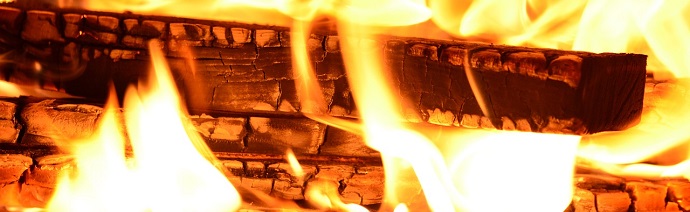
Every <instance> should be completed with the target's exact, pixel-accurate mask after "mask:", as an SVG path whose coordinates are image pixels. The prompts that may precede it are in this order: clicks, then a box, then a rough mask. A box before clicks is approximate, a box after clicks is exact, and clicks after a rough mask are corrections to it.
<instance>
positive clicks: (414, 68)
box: [0, 4, 646, 134]
mask: <svg viewBox="0 0 690 212" xmlns="http://www.w3.org/2000/svg"><path fill="white" fill-rule="evenodd" d="M10 5H11V4H10ZM28 5H29V6H27V5H21V4H17V5H15V6H16V8H15V7H1V8H0V10H2V11H3V13H5V12H7V14H8V15H4V16H3V17H2V18H1V19H0V20H2V23H3V24H2V26H3V27H2V30H0V37H2V38H6V39H0V43H2V45H3V46H9V47H7V48H6V49H8V50H12V51H13V52H11V54H10V55H9V58H10V59H12V60H16V61H23V62H21V63H23V65H17V66H16V67H14V69H12V70H10V71H9V72H24V73H32V74H35V73H36V72H35V71H34V70H30V69H31V67H35V66H33V64H34V62H39V63H40V64H41V65H42V72H40V74H38V76H37V77H41V78H43V79H44V80H45V81H55V82H56V84H58V85H60V87H62V88H64V89H66V90H67V91H68V92H70V93H72V94H76V95H82V96H86V97H91V98H101V99H102V98H104V97H105V95H106V94H107V90H108V87H107V84H108V83H109V82H111V81H112V82H114V84H115V85H116V89H117V90H118V93H120V94H122V93H124V90H125V87H126V85H128V84H130V83H133V82H136V81H137V80H138V79H139V78H141V77H143V75H144V73H146V70H148V69H149V68H150V64H149V63H150V60H149V59H148V54H147V52H146V49H145V48H144V46H145V45H144V44H145V42H146V41H147V40H148V39H151V38H156V39H161V40H163V41H164V42H165V43H166V45H165V47H164V50H165V51H166V53H167V56H168V59H169V62H170V65H171V69H172V71H173V72H174V73H175V75H176V78H177V79H178V84H179V85H181V86H182V88H183V90H184V93H185V94H183V95H185V98H186V99H187V100H188V104H189V105H190V106H191V107H192V108H199V109H210V110H220V111H240V112H251V111H259V112H261V111H270V112H273V111H281V112H286V113H295V112H299V110H300V107H299V101H298V100H297V99H296V92H295V90H294V89H292V88H291V87H292V86H293V85H294V82H293V81H294V77H295V76H294V74H293V73H292V72H293V70H292V65H291V63H292V61H291V55H290V43H289V29H287V28H282V27H273V26H259V25H248V24H240V23H229V22H219V21H208V20H193V19H184V18H175V17H160V16H146V15H135V14H116V13H105V12H94V11H83V10H75V9H57V8H51V9H49V10H31V8H27V7H30V4H28ZM17 10H19V14H18V15H13V14H17ZM116 20H117V21H116ZM17 32H19V33H18V34H17ZM381 41H382V42H381V43H382V44H384V45H383V46H382V47H381V48H383V50H384V51H383V52H384V55H383V58H384V64H385V67H386V68H387V69H388V71H390V72H391V76H392V78H393V80H395V82H394V83H393V84H395V85H396V86H395V87H396V93H397V94H399V95H400V98H401V100H402V102H401V105H402V106H403V111H401V112H403V113H404V114H405V116H406V117H408V119H410V120H411V121H427V122H432V123H435V124H439V125H448V126H451V125H455V126H459V125H462V123H472V122H474V121H473V120H463V118H464V117H470V118H473V117H476V116H484V115H485V114H482V113H481V110H480V109H479V108H480V107H479V105H478V103H477V101H476V98H475V97H474V95H473V93H472V92H471V90H470V86H469V81H468V78H467V76H466V75H465V71H464V70H465V67H470V68H471V69H472V73H474V74H475V75H477V76H478V78H479V82H478V83H479V87H480V88H482V90H483V91H484V95H485V96H486V97H485V99H486V100H487V104H488V105H489V107H488V108H489V109H490V110H489V111H488V112H489V114H486V116H488V118H489V119H488V121H490V122H491V124H490V125H491V126H494V127H497V128H502V127H503V126H504V123H505V121H504V120H505V119H508V120H511V121H512V122H514V123H517V122H518V120H520V122H521V123H522V122H524V121H526V124H527V126H525V125H521V127H520V128H519V129H523V130H531V131H539V132H558V133H571V134H582V133H594V132H599V131H605V130H621V129H624V128H626V127H627V126H629V125H630V124H631V123H634V122H635V121H636V120H637V119H638V118H639V115H640V113H641V107H642V94H643V92H642V90H643V87H644V76H645V72H646V70H645V66H646V56H644V55H636V54H610V53H607V54H592V53H587V52H574V51H560V50H548V49H535V48H524V47H514V46H502V45H492V44H483V43H473V42H466V41H441V40H429V39H414V38H405V37H381ZM339 48H340V47H339V46H338V36H337V35H335V34H332V33H322V31H316V32H315V34H312V35H311V36H310V38H309V40H308V41H307V49H308V52H309V54H310V59H311V62H312V64H313V67H314V68H315V70H316V72H317V75H318V79H319V81H321V82H322V85H326V86H324V87H326V88H327V89H332V91H330V90H329V91H325V92H324V95H325V96H326V99H327V100H331V102H330V105H329V109H330V112H331V114H333V115H338V116H357V113H356V107H355V105H354V103H353V102H352V98H351V94H350V91H349V85H348V84H347V80H346V77H347V76H346V75H345V74H344V65H343V63H342V57H341V55H340V50H339ZM6 51H7V50H6ZM185 57H191V60H190V59H185ZM465 59H467V60H465ZM188 61H193V63H192V64H190V63H189V62H188ZM27 69H29V70H27ZM8 75H13V74H12V73H9V74H8ZM253 85H255V86H253ZM254 87H260V88H263V89H253V88H254ZM288 103H289V104H288ZM522 120H524V121H522ZM564 121H565V122H564ZM488 123H489V122H484V124H483V125H481V126H489V124H488ZM563 123H571V124H569V125H565V124H563ZM554 124H560V125H562V129H561V130H560V131H558V130H554V129H553V128H552V126H554ZM478 126H479V125H478ZM508 126H510V125H508ZM550 126H551V128H550Z"/></svg>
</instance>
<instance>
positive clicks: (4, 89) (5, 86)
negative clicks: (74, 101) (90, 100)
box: [0, 80, 78, 98]
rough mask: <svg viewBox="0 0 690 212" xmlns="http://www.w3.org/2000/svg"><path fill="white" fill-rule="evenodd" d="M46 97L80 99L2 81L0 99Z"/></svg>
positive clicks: (37, 87) (61, 93)
mask: <svg viewBox="0 0 690 212" xmlns="http://www.w3.org/2000/svg"><path fill="white" fill-rule="evenodd" d="M20 96H32V97H44V98H78V97H77V96H72V95H69V94H66V93H63V92H58V91H51V90H45V89H41V88H40V87H39V86H38V85H35V86H29V85H18V84H15V83H11V82H7V81H3V80H0V97H15V98H16V97H20Z"/></svg>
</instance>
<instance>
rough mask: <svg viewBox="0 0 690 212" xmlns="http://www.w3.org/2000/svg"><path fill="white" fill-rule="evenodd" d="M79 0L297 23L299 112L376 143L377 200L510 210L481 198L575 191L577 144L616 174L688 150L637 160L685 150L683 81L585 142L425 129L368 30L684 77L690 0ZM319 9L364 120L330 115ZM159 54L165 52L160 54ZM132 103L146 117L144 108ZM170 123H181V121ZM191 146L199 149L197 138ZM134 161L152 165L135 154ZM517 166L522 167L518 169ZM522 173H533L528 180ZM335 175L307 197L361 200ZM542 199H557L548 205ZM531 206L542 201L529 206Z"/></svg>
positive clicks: (522, 198) (323, 202)
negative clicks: (315, 53) (553, 51)
mask: <svg viewBox="0 0 690 212" xmlns="http://www.w3.org/2000/svg"><path fill="white" fill-rule="evenodd" d="M199 5H202V6H199ZM209 5H211V6H209ZM85 6H86V7H87V8H89V9H94V10H103V11H115V12H122V11H125V10H131V11H134V12H143V13H147V14H157V15H173V16H184V17H192V18H202V19H207V18H211V17H213V19H216V20H233V21H242V22H250V23H260V24H270V25H279V26H292V30H293V31H292V33H293V34H292V36H291V39H292V40H291V44H292V50H293V53H292V54H293V60H294V62H293V65H294V69H295V70H296V72H297V76H298V77H297V79H296V82H297V83H296V85H297V91H298V93H299V96H300V101H301V102H302V104H303V105H302V112H304V113H305V114H306V115H307V116H308V117H310V118H312V119H315V120H317V121H320V122H324V123H328V124H329V125H332V126H336V127H339V128H343V129H346V130H349V131H351V132H357V133H360V134H363V135H365V136H366V140H367V144H368V145H369V146H370V147H372V148H374V149H376V150H378V151H380V152H381V154H382V157H383V161H384V166H385V172H386V173H385V176H386V181H385V183H386V197H385V204H384V206H383V207H384V209H390V210H395V211H407V210H415V209H417V208H414V207H413V205H407V204H408V203H410V202H411V201H412V200H413V199H414V198H419V197H418V196H417V195H416V194H418V193H419V190H423V194H424V195H423V196H424V198H425V200H426V202H427V204H428V207H429V208H430V209H432V210H436V211H450V210H469V211H474V210H487V208H486V207H495V208H491V209H495V210H497V211H507V210H508V209H506V208H501V206H502V205H496V204H493V203H492V202H487V201H490V200H493V199H496V198H501V197H497V196H496V195H497V194H499V193H500V194H507V193H510V192H509V191H515V192H520V193H510V196H507V197H502V198H503V199H505V200H514V201H515V202H513V203H512V204H504V205H510V206H511V208H510V210H511V211H512V210H525V211H526V210H529V211H534V210H538V211H554V210H563V208H565V207H566V206H567V204H568V202H569V201H570V197H571V195H572V188H571V183H570V180H571V179H572V174H573V166H574V163H575V162H574V160H575V157H576V155H577V156H578V157H580V158H581V159H586V160H589V161H591V162H592V163H593V164H594V166H595V167H597V168H599V169H602V170H604V171H607V172H610V173H614V174H618V175H637V176H643V177H669V176H684V177H690V176H688V175H690V174H688V173H690V171H689V170H690V160H688V158H687V156H679V158H678V159H677V161H676V162H678V163H675V165H667V166H659V165H650V164H640V162H644V161H646V160H650V159H654V157H659V156H660V155H663V154H664V153H666V152H668V151H672V150H674V148H675V149H676V150H677V149H681V151H680V152H682V153H685V154H686V155H687V152H688V150H687V145H689V144H688V143H687V142H686V140H688V138H690V132H687V130H683V128H682V127H683V126H686V125H687V121H686V120H690V117H688V116H690V114H688V113H687V112H686V111H688V110H689V109H690V107H689V106H688V105H689V104H688V103H690V99H689V98H690V96H689V95H686V94H685V93H684V91H683V92H681V91H674V92H671V93H669V94H668V95H666V96H664V98H667V99H666V100H664V101H662V102H661V103H660V106H659V107H657V108H655V109H653V110H650V111H646V113H645V114H644V116H643V118H642V121H641V123H640V124H639V125H637V126H635V127H632V128H631V129H629V130H626V131H622V132H606V133H599V134H595V135H588V136H586V137H584V139H583V142H581V143H580V142H579V140H580V137H578V136H566V135H543V134H532V133H519V132H499V131H486V130H474V131H466V130H450V131H449V130H443V129H435V130H429V129H424V128H421V127H417V126H410V125H407V124H403V121H404V120H405V119H404V118H403V116H402V115H401V114H400V113H399V112H398V111H400V108H398V104H397V102H399V100H398V99H395V98H394V97H395V96H396V95H393V92H392V91H391V82H389V81H388V80H387V79H388V77H386V75H385V72H384V71H383V68H382V65H381V64H380V62H381V58H379V53H380V51H381V45H382V44H381V43H377V41H376V40H375V39H374V37H372V35H371V34H369V32H374V31H376V28H377V27H382V26H405V25H411V24H416V23H420V22H423V21H425V20H428V19H430V20H431V21H432V22H433V23H435V24H436V25H437V26H438V27H439V28H441V29H443V30H445V31H446V32H448V33H450V34H453V35H455V36H458V37H462V38H478V39H482V40H486V41H492V42H498V43H505V44H510V45H527V46H535V47H545V48H558V49H572V50H583V51H593V52H635V53H641V54H647V55H650V57H649V62H648V64H649V67H648V69H650V70H653V71H657V72H655V77H659V78H663V75H664V73H666V72H670V73H671V75H672V76H673V77H677V78H684V77H685V78H687V77H689V76H690V63H688V62H686V60H685V57H686V56H687V55H690V54H689V53H690V52H688V51H690V41H688V40H687V39H686V38H687V37H688V36H689V35H690V28H689V27H688V26H689V24H688V22H687V21H688V20H690V17H689V16H688V14H690V12H688V9H690V2H685V1H636V2H631V1H623V0H613V1H612V0H589V1H567V0H517V1H495V0H474V1H452V0H429V1H426V2H425V1H421V0H419V1H413V0H410V1H402V0H401V1H393V0H382V1H367V0H349V1H337V0H313V1H309V0H307V1H288V0H261V1H250V0H218V1H212V0H204V1H201V2H198V1H197V2H193V3H192V2H187V1H178V0H119V1H89V2H88V3H87V5H85ZM246 14H251V15H246ZM321 14H326V15H330V16H333V17H336V19H338V21H339V25H338V27H339V29H338V34H339V35H340V38H341V39H340V42H341V45H340V46H341V48H342V53H343V57H344V60H345V64H346V68H347V72H348V79H349V80H350V85H351V86H352V87H351V89H352V91H353V96H354V99H355V102H356V104H357V107H358V109H359V113H360V115H361V118H362V119H361V122H352V121H348V120H342V119H338V118H335V117H331V116H329V115H327V114H328V113H327V108H328V107H327V106H328V105H327V104H326V102H325V101H324V99H323V97H322V96H321V93H320V92H319V91H320V88H319V86H318V82H317V80H316V76H315V74H314V73H313V70H312V69H311V63H310V61H309V59H308V58H309V57H308V53H307V38H308V36H309V34H310V30H311V29H310V23H311V21H313V20H314V19H315V17H317V16H318V15H321ZM248 17H250V18H248ZM161 64H164V63H159V64H158V65H161ZM466 67H467V66H466ZM678 83H679V85H680V86H681V87H686V88H688V87H690V83H686V82H684V81H681V82H678ZM129 93H130V94H132V95H134V97H130V98H128V102H129V101H133V102H134V103H128V104H130V105H132V106H134V107H135V108H139V109H141V110H142V111H150V110H154V109H152V108H154V107H148V106H147V105H149V104H150V103H149V101H148V100H146V101H144V100H140V97H138V96H136V92H134V91H130V92H129ZM475 93H476V91H475ZM478 96H480V95H478ZM155 98H163V99H166V98H168V97H155ZM155 98H154V99H155ZM142 99H143V97H142ZM173 99H174V98H170V99H166V100H173ZM172 102H179V100H177V99H174V101H172ZM173 104H177V103H173ZM480 104H481V103H480ZM156 107H159V106H156ZM160 107H165V105H161V106H160ZM173 111H179V110H173ZM133 114H136V115H137V116H142V117H146V116H148V113H143V112H141V113H139V112H133ZM173 114H175V112H173ZM145 120H156V119H155V118H152V119H147V118H143V119H142V122H141V123H129V122H131V121H128V126H129V125H134V126H155V125H156V124H158V123H159V122H154V121H150V122H148V121H145ZM182 128H184V127H182ZM128 129H129V128H128ZM176 129H177V130H181V129H180V127H179V126H177V128H176ZM134 131H135V132H134V133H131V135H134V136H133V137H136V136H137V135H139V133H141V134H144V133H145V132H146V131H148V130H136V129H134ZM182 131H184V130H182ZM142 137H146V138H151V137H150V136H142ZM153 139H154V140H155V138H153ZM134 140H135V139H133V141H132V144H133V146H137V145H138V146H142V148H143V149H146V148H147V147H145V146H146V145H142V144H137V145H135V141H134ZM141 140H146V139H141ZM192 140H194V139H192ZM551 140H554V141H551ZM556 140H557V141H556ZM549 141H551V142H549ZM652 142H654V143H652ZM195 148H197V149H203V148H199V145H196V146H195ZM683 148H685V149H683ZM543 149H547V150H543ZM536 150H543V151H536ZM137 152H139V151H137ZM137 152H135V153H137ZM142 154H143V153H142ZM287 155H288V158H289V159H288V160H289V161H290V163H291V164H297V162H296V160H294V159H290V158H291V157H294V155H292V156H290V155H291V154H287ZM544 158H548V159H544ZM140 163H141V164H147V163H146V162H138V163H136V164H140ZM630 163H636V164H630ZM628 164H630V165H628ZM671 164H673V163H671ZM297 167H299V166H298V165H297V166H294V165H293V169H295V170H298V169H299V168H297ZM478 167H492V169H489V170H486V169H480V168H478ZM518 167H519V168H523V169H520V170H516V168H518ZM525 170H529V171H525ZM517 173H532V174H533V176H524V175H523V176H516V175H517ZM535 176H545V177H546V178H542V177H535ZM523 177H524V178H523ZM407 180H413V181H418V183H419V186H418V187H417V186H410V185H403V184H399V183H398V182H403V181H405V182H406V181H407ZM516 180H519V181H516ZM528 180H539V181H529V182H534V183H526V182H528ZM498 182H501V183H505V184H501V186H503V187H500V188H501V192H494V193H490V194H491V195H489V194H487V193H486V192H490V191H493V190H492V188H494V187H492V186H495V185H496V184H495V183H498ZM480 185H481V186H480ZM522 185H530V186H535V185H545V186H544V187H539V188H535V187H530V188H525V187H520V186H522ZM332 186H333V185H332V183H331V182H328V181H324V182H321V181H318V182H316V183H314V184H313V186H310V187H309V188H307V191H306V192H305V196H307V198H308V199H310V200H311V201H313V202H317V203H316V204H317V205H319V207H320V208H322V209H340V210H348V209H352V210H357V208H349V206H347V205H343V204H342V202H340V200H339V199H338V198H339V197H338V195H337V190H334V189H333V188H332ZM487 188H490V189H487ZM526 191H535V192H534V193H531V194H530V195H533V196H530V195H525V193H523V192H526ZM544 195H546V196H544ZM536 197H539V198H536ZM544 199H548V200H549V201H543V200H544ZM534 200H540V201H539V203H538V204H537V203H535V202H531V201H534ZM544 202H550V203H553V204H551V205H545V204H543V203H544ZM537 205H539V206H543V207H544V208H538V209H535V208H534V206H537ZM523 207H524V209H523ZM527 208H529V209H527Z"/></svg>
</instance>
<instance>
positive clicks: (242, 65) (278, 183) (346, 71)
mask: <svg viewBox="0 0 690 212" xmlns="http://www.w3.org/2000/svg"><path fill="white" fill-rule="evenodd" d="M407 4H408V3H391V5H398V6H401V7H400V8H398V9H405V8H408V7H406V5H407ZM477 4H480V3H477ZM592 4H594V3H592ZM298 5H299V4H298ZM355 5H357V4H355ZM116 6H117V5H116ZM149 6H151V5H149ZM158 6H161V7H162V8H165V7H166V6H165V5H158ZM178 6H179V5H178ZM254 6H255V7H256V6H257V5H254ZM360 6H361V5H360ZM379 6H390V5H389V4H381V5H379ZM407 6H409V5H407ZM436 6H438V5H437V4H436ZM580 6H582V7H584V5H580ZM591 7H593V6H591ZM87 8H88V10H85V9H75V8H58V7H52V6H51V5H45V4H44V3H41V2H40V1H27V2H16V3H5V4H4V5H1V6H0V52H2V53H4V54H3V59H4V60H3V61H9V62H7V63H5V64H2V65H3V69H2V71H3V72H2V73H3V74H4V76H5V79H6V80H7V81H9V82H10V83H11V84H10V83H8V82H6V81H0V83H3V84H0V88H2V89H3V90H2V91H0V95H3V96H7V95H10V96H11V97H7V98H3V99H2V100H0V141H2V143H1V144H0V147H1V148H0V151H1V152H2V153H4V154H5V155H1V156H0V158H1V159H0V185H2V187H1V188H0V194H2V195H0V205H5V206H8V207H6V209H8V210H9V209H13V208H16V207H19V208H24V207H39V208H48V209H51V210H77V209H78V208H91V209H97V208H103V207H106V208H114V207H113V206H112V202H118V203H119V205H122V206H121V207H122V208H118V209H116V210H141V209H149V210H170V209H179V208H182V209H188V210H203V211H214V210H233V209H234V210H236V209H238V208H245V209H257V210H272V208H288V209H300V210H309V209H317V210H365V209H367V208H369V209H378V210H393V209H395V210H404V209H409V210H429V209H432V210H441V211H444V210H447V209H455V210H470V211H476V210H479V211H481V210H489V211H495V210H538V211H542V210H543V211H553V210H554V209H555V208H558V210H561V209H562V210H566V211H585V210H587V211H628V210H635V211H659V210H676V211H678V210H690V205H687V200H685V199H686V198H687V197H686V196H688V194H689V193H690V190H689V189H690V182H687V180H685V179H683V176H684V173H685V172H684V170H685V169H684V166H685V165H684V164H685V163H686V162H682V163H680V164H679V165H675V166H656V165H653V164H661V165H671V164H675V163H678V162H680V161H684V160H685V158H683V157H685V156H683V154H676V153H672V152H671V151H677V150H672V147H674V146H679V145H680V146H682V145H683V144H682V142H683V141H684V140H683V138H684V137H683V135H673V136H671V135H669V136H664V134H665V133H669V132H672V131H674V130H675V131H681V128H680V127H678V126H682V125H681V124H682V123H683V122H681V121H682V119H684V116H683V115H669V114H673V113H674V111H671V110H675V111H680V110H682V109H683V108H684V104H685V102H684V100H685V97H684V94H683V93H682V92H683V91H684V84H683V83H682V80H680V81H678V80H673V81H660V80H655V79H653V78H651V75H648V73H647V71H646V70H647V67H648V66H647V56H645V55H642V54H617V53H599V54H597V53H590V52H583V51H569V50H555V49H544V48H531V47H519V46H509V45H496V44H490V43H481V42H470V41H465V40H440V39H434V38H428V37H427V38H421V37H415V38H412V37H409V35H408V36H396V35H390V34H384V33H375V35H372V34H370V33H361V29H362V28H357V27H365V26H366V27H368V28H366V29H370V30H381V27H371V26H368V25H371V24H379V25H386V24H388V25H403V24H407V22H419V21H417V20H412V19H414V18H411V19H404V20H402V22H399V23H393V24H391V23H389V22H387V20H384V19H381V20H378V21H374V23H364V24H363V23H361V21H362V20H360V19H352V20H343V18H342V17H343V14H349V15H350V17H352V16H354V15H353V14H351V13H354V12H356V11H357V10H354V11H350V10H342V11H340V10H336V11H338V12H333V11H331V12H333V14H331V15H332V16H333V17H331V19H329V20H339V21H338V23H337V24H333V22H329V21H327V22H318V23H320V24H321V25H319V24H314V23H310V21H313V20H314V18H315V17H313V16H309V15H308V14H311V13H307V12H306V11H301V10H300V12H299V13H297V12H295V11H291V10H289V9H286V10H281V11H282V12H283V13H282V14H283V16H279V17H277V18H280V20H281V21H285V20H287V22H281V21H278V22H271V23H272V24H274V25H267V24H265V23H264V24H258V25H257V24H244V23H238V22H233V21H226V20H227V19H226V17H224V16H223V17H218V20H208V19H210V18H211V17H208V16H198V15H188V14H186V13H185V14H179V15H181V16H185V17H187V18H179V17H175V16H177V14H175V13H174V12H173V14H170V12H171V11H176V10H170V11H168V10H162V9H161V10H156V11H158V12H161V11H163V13H157V14H155V13H146V12H142V13H141V14H139V13H131V12H128V13H118V12H108V11H118V10H119V8H107V7H106V8H103V7H98V5H93V4H91V5H90V6H89V7H87ZM384 8H385V7H384ZM136 9H137V8H134V9H133V10H136ZM139 9H141V8H139ZM293 9H294V8H293ZM408 9H409V8H408ZM165 11H168V12H165ZM382 11H387V10H382ZM420 11H422V12H420ZM423 11H425V10H424V9H419V8H418V9H414V10H411V11H407V12H409V13H410V14H417V12H420V14H423V13H424V12H423ZM302 12H304V13H302ZM359 12H362V11H359ZM340 13H343V14H340ZM358 15H361V16H362V17H368V16H367V15H374V14H372V13H367V12H362V13H361V14H359V13H358ZM290 16H292V17H290ZM190 17H191V18H190ZM274 18H275V17H274ZM264 21H265V20H264ZM293 22H294V23H293ZM324 23H325V25H327V27H324V26H323V25H324ZM276 24H277V25H280V24H283V26H275V25H276ZM285 24H287V26H289V27H286V25H285ZM290 24H291V26H290ZM437 24H439V26H441V27H442V28H445V27H448V25H446V24H447V23H437ZM386 29H391V28H386ZM594 51H596V49H595V50H594ZM652 59H653V60H652V62H653V63H656V62H657V61H656V59H657V58H652ZM669 68H673V67H669ZM151 70H153V71H151ZM677 75H678V76H679V77H680V76H683V75H679V74H677ZM28 82H38V86H37V87H36V88H41V89H39V90H36V89H35V87H32V86H27V85H28V84H27V83H28ZM137 82H138V83H139V84H138V86H135V87H129V85H130V84H137ZM4 83H7V84H4ZM4 86H7V87H4ZM177 87H179V89H180V91H179V92H178V91H177ZM10 88H11V89H12V90H10ZM11 91H16V93H13V92H11ZM69 95H72V96H78V97H84V98H64V97H66V96H69ZM674 98H675V99H674ZM107 99H109V100H108V101H107V103H106V100H107ZM118 102H122V103H123V104H124V105H122V106H120V105H119V104H118ZM679 102H680V103H679ZM177 105H186V106H187V107H184V106H177ZM355 105H356V106H355ZM190 114H191V115H190ZM643 114H644V115H643ZM650 114H652V115H650ZM653 115H655V116H656V117H657V118H656V119H655V118H654V117H655V116H653ZM660 120H661V121H660ZM675 124H678V125H675ZM665 125H670V126H669V127H666V126H665ZM676 128H678V129H676ZM608 131H615V132H608ZM535 132H536V133H535ZM666 137H668V138H666ZM641 138H645V141H639V142H638V140H642V139H641ZM653 139H658V140H659V141H658V142H655V143H650V142H651V141H654V140H653ZM156 142H159V143H156ZM623 143H624V144H623ZM632 143H634V144H632ZM627 147H630V148H627ZM629 149H632V150H629ZM669 149H671V150H669ZM662 152H667V153H664V154H668V155H671V154H672V155H673V158H671V157H664V156H663V154H661V153H662ZM658 155H662V156H658ZM677 157H680V158H677ZM641 162H644V163H641ZM630 164H632V165H630ZM384 167H385V169H384ZM573 169H574V170H575V172H573ZM226 178H227V180H226ZM573 179H574V185H575V186H572V185H573V181H572V180H573ZM384 194H385V195H384ZM520 196H528V197H530V198H528V199H523V198H518V197H520ZM75 201H81V202H83V203H81V204H77V205H75V204H74V202H75ZM499 201H500V202H503V203H501V204H498V202H499ZM108 202H110V203H108ZM123 202H124V203H126V204H122V203H123ZM173 203H176V204H173ZM177 203H179V204H177ZM82 204H83V205H82ZM363 206H366V207H363ZM74 207H78V208H74ZM118 207H119V206H118Z"/></svg>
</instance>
